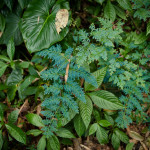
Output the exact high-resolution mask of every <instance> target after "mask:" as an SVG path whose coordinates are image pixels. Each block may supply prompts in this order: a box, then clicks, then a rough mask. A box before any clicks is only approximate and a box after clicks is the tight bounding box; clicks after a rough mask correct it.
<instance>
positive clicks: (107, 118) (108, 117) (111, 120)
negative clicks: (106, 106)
mask: <svg viewBox="0 0 150 150" xmlns="http://www.w3.org/2000/svg"><path fill="white" fill-rule="evenodd" d="M104 116H105V119H106V120H107V121H109V122H110V123H111V124H112V125H114V119H113V118H112V117H111V116H110V115H108V114H106V113H105V114H104Z"/></svg>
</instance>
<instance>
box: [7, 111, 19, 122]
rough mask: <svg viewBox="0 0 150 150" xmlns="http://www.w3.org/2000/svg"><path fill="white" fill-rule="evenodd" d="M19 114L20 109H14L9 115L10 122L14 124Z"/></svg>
mask: <svg viewBox="0 0 150 150" xmlns="http://www.w3.org/2000/svg"><path fill="white" fill-rule="evenodd" d="M18 115H19V109H16V110H14V111H12V112H11V113H10V114H9V116H8V123H11V124H14V123H15V122H16V121H17V119H18Z"/></svg>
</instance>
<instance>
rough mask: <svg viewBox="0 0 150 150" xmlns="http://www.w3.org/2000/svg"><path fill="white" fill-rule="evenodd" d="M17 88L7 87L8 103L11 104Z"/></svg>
mask: <svg viewBox="0 0 150 150" xmlns="http://www.w3.org/2000/svg"><path fill="white" fill-rule="evenodd" d="M17 88H18V87H17V86H16V85H13V86H8V92H7V98H8V101H9V102H11V101H12V100H14V98H15V96H16V91H17Z"/></svg>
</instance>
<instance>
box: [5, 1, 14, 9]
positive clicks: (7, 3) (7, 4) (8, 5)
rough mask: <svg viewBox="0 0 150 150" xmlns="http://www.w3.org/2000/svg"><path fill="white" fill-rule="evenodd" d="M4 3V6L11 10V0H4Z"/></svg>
mask: <svg viewBox="0 0 150 150" xmlns="http://www.w3.org/2000/svg"><path fill="white" fill-rule="evenodd" d="M4 3H5V4H6V6H7V7H8V8H9V9H10V10H12V7H13V0H4Z"/></svg>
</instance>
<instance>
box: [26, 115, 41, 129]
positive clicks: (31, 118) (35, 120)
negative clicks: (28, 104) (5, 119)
mask: <svg viewBox="0 0 150 150" xmlns="http://www.w3.org/2000/svg"><path fill="white" fill-rule="evenodd" d="M26 118H27V120H28V122H29V123H31V124H33V125H35V126H37V127H44V124H43V122H42V118H41V117H40V116H39V115H37V114H32V113H29V114H27V115H26Z"/></svg>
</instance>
